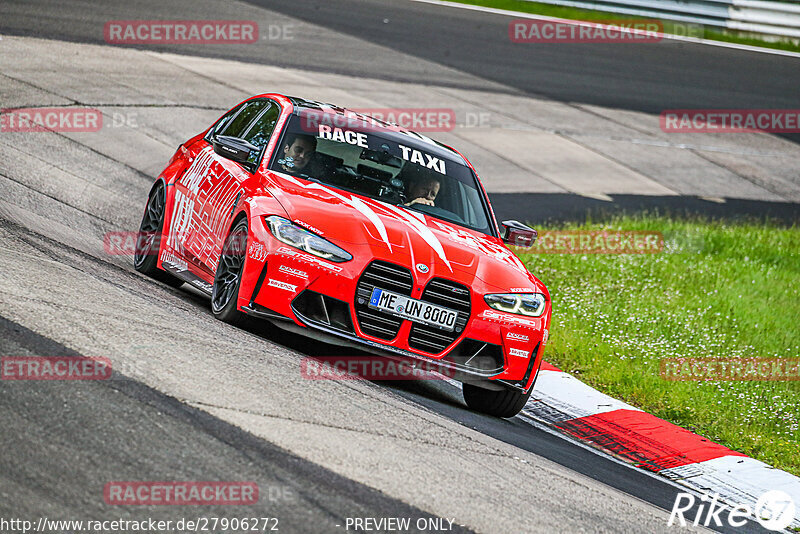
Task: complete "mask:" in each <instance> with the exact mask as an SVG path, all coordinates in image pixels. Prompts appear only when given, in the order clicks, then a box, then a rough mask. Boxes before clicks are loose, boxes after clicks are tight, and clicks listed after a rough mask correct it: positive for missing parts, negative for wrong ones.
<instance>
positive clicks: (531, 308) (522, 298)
mask: <svg viewBox="0 0 800 534" xmlns="http://www.w3.org/2000/svg"><path fill="white" fill-rule="evenodd" d="M483 300H485V301H486V304H488V305H489V307H490V308H494V309H495V310H499V311H504V312H507V313H516V314H517V315H527V316H528V317H539V316H540V315H541V314H542V313H544V303H545V298H544V295H542V294H541V293H495V294H492V295H486V296H485V297H483Z"/></svg>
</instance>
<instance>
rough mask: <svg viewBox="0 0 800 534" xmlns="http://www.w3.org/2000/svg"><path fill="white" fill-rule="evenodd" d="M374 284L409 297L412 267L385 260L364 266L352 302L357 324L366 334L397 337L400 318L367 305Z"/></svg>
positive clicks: (387, 337) (412, 280)
mask: <svg viewBox="0 0 800 534" xmlns="http://www.w3.org/2000/svg"><path fill="white" fill-rule="evenodd" d="M376 287H379V288H381V289H386V290H389V291H392V292H394V293H398V294H400V295H406V296H408V297H410V296H411V289H412V288H413V287H414V279H413V277H412V276H411V271H409V270H408V269H406V268H405V267H400V266H399V265H394V264H393V263H388V262H385V261H374V262H372V263H370V264H369V266H367V268H366V269H365V270H364V274H362V275H361V278H359V280H358V286H357V289H356V303H355V308H356V318H357V319H358V326H360V327H361V330H362V331H363V332H364V333H365V334H367V335H369V336H372V337H377V338H378V339H384V340H386V341H391V340H392V339H394V338H396V337H397V332H398V331H399V330H400V326H401V325H402V324H403V320H402V319H400V318H398V317H395V316H393V315H389V314H388V313H383V312H380V311H378V310H373V309H370V308H369V307H368V306H367V303H368V302H369V298H370V296H371V295H372V290H373V289H375V288H376Z"/></svg>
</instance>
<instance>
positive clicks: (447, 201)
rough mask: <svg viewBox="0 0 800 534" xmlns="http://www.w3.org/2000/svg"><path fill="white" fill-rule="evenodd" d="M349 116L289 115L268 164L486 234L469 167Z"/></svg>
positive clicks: (449, 155) (483, 213)
mask: <svg viewBox="0 0 800 534" xmlns="http://www.w3.org/2000/svg"><path fill="white" fill-rule="evenodd" d="M355 117H356V116H354V117H351V118H349V119H348V118H347V117H343V116H342V115H332V114H321V113H317V112H313V111H309V112H301V113H300V114H298V115H293V116H292V117H290V119H289V123H288V124H287V127H286V129H285V130H284V135H283V139H282V140H281V142H280V144H279V145H278V147H277V148H276V150H275V155H274V156H273V159H272V163H271V165H270V169H272V170H273V171H278V172H282V173H286V174H290V175H292V176H297V177H300V178H304V179H307V180H313V181H318V182H320V183H323V184H326V185H330V186H333V187H336V188H339V189H343V190H346V191H350V192H354V193H358V194H360V195H364V196H367V197H370V198H374V199H377V200H381V201H383V202H388V203H391V204H395V205H400V206H404V207H406V208H407V209H411V210H416V211H420V212H422V213H425V214H427V215H430V216H431V217H436V218H438V219H443V220H445V221H448V222H451V223H455V224H457V225H460V226H465V227H467V228H470V229H473V230H477V231H479V232H483V233H486V234H490V235H491V234H492V231H491V226H490V224H489V220H490V219H489V216H488V214H487V208H486V206H485V202H484V201H483V199H482V193H481V192H480V189H479V188H478V184H477V180H476V178H475V174H474V173H473V172H472V169H470V168H469V167H468V166H467V165H465V164H464V163H463V160H461V158H460V157H459V156H458V155H457V154H455V153H453V152H452V151H450V150H448V149H446V148H444V147H442V146H440V145H437V144H434V143H433V142H430V141H427V140H423V138H421V137H420V139H419V140H415V139H414V138H413V137H411V136H410V135H404V134H399V133H397V132H393V131H391V129H385V128H384V127H383V126H379V125H378V124H377V123H373V122H370V119H368V118H366V117H364V116H363V115H359V116H357V117H358V118H357V119H356V118H355ZM343 123H344V124H343Z"/></svg>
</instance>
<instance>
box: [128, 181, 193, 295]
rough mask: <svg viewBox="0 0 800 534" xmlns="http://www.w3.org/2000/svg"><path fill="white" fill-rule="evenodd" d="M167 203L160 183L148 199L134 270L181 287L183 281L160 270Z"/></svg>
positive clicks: (138, 237) (141, 225)
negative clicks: (159, 260) (159, 257)
mask: <svg viewBox="0 0 800 534" xmlns="http://www.w3.org/2000/svg"><path fill="white" fill-rule="evenodd" d="M166 203H167V192H166V188H165V187H164V183H163V182H159V184H158V185H157V186H156V188H155V189H154V190H153V192H152V193H151V194H150V197H149V198H148V199H147V206H146V207H145V210H144V216H143V217H142V224H140V225H139V234H138V235H137V236H136V250H135V252H134V255H133V268H134V269H136V270H137V271H139V272H140V273H143V274H146V275H147V276H149V277H151V278H155V279H156V280H158V281H160V282H164V283H165V284H167V285H169V286H172V287H179V286H181V285H182V284H183V280H179V279H178V278H175V277H174V276H172V275H171V274H169V273H168V272H166V271H162V270H161V269H159V268H158V251H159V240H160V239H161V236H162V235H163V234H164V206H165V205H166Z"/></svg>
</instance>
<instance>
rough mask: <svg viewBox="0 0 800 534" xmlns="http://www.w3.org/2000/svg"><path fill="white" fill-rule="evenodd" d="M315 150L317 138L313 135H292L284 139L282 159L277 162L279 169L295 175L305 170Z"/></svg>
mask: <svg viewBox="0 0 800 534" xmlns="http://www.w3.org/2000/svg"><path fill="white" fill-rule="evenodd" d="M316 150H317V138H316V137H314V136H313V135H306V134H292V135H289V136H288V137H287V138H286V144H285V146H284V147H283V158H281V159H279V160H278V163H279V164H280V166H281V169H283V170H284V171H286V172H288V173H291V174H295V173H298V172H300V171H302V170H303V169H305V168H306V166H307V165H308V162H309V161H311V158H312V156H313V155H314V153H315V152H316Z"/></svg>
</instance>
